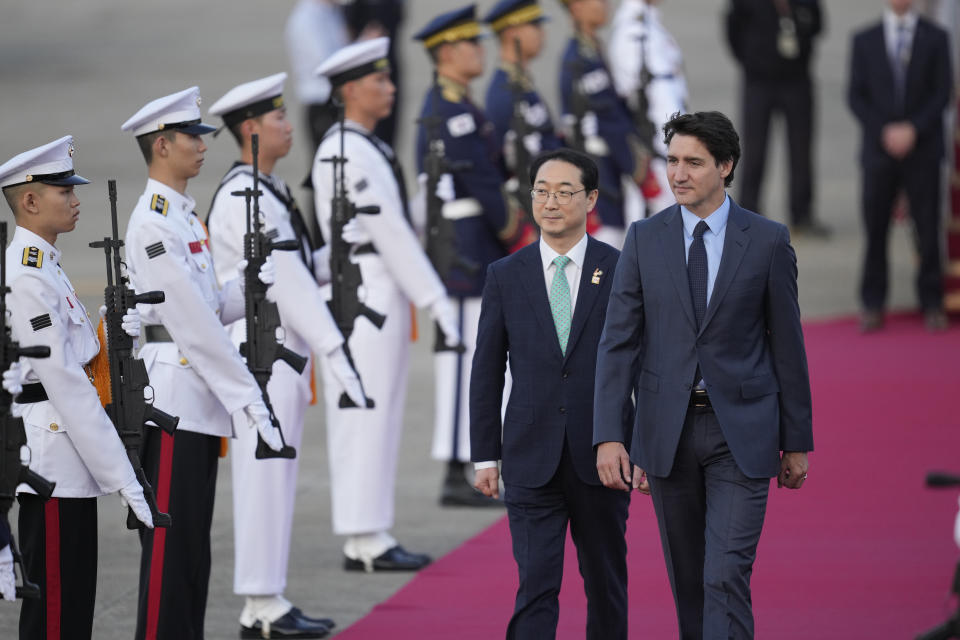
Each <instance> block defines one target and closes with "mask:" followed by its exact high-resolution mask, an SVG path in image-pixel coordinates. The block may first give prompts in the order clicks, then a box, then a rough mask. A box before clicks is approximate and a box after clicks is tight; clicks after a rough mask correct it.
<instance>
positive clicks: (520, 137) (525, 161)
mask: <svg viewBox="0 0 960 640" xmlns="http://www.w3.org/2000/svg"><path fill="white" fill-rule="evenodd" d="M513 48H514V51H515V52H516V57H517V73H516V76H511V75H510V74H508V78H509V81H510V82H509V84H510V97H511V99H512V102H513V110H512V113H511V116H510V130H511V131H513V133H514V138H513V158H514V166H513V177H514V179H515V180H516V181H517V186H516V190H515V191H514V193H513V196H514V198H515V199H516V200H517V203H518V204H519V205H520V206H521V207H522V208H523V212H524V214H525V215H526V217H527V219H528V220H530V221H531V222H532V221H533V203H532V202H531V200H530V189H531V188H532V185H531V184H530V152H529V151H527V145H526V144H524V140H525V139H526V137H527V136H528V135H530V134H531V133H534V130H533V129H532V127H531V126H530V124H529V123H528V122H527V114H526V110H527V108H529V105H527V103H526V101H525V100H524V94H525V93H526V88H525V87H524V85H523V58H522V57H521V51H520V38H514V40H513Z"/></svg>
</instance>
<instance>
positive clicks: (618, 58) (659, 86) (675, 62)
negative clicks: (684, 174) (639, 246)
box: [607, 0, 687, 216]
mask: <svg viewBox="0 0 960 640" xmlns="http://www.w3.org/2000/svg"><path fill="white" fill-rule="evenodd" d="M657 4H659V0H622V2H621V3H620V7H619V8H618V9H617V12H616V14H614V17H613V21H612V22H611V24H610V37H609V42H608V44H607V60H609V61H610V75H611V76H612V77H613V85H614V87H616V90H617V93H618V94H619V95H620V97H621V98H623V100H624V101H625V102H626V103H627V106H629V107H630V110H631V112H633V113H634V114H635V118H634V119H636V109H637V107H638V100H637V97H638V94H637V92H638V91H640V90H641V82H642V77H641V74H642V73H643V71H644V70H645V71H646V73H647V74H649V75H647V77H646V83H647V84H646V87H645V92H644V95H645V96H646V99H647V113H646V114H645V115H646V117H647V118H648V119H649V121H650V123H651V124H652V125H653V127H654V136H653V140H651V141H646V142H647V144H651V145H652V150H653V152H654V157H653V158H651V159H650V169H651V171H653V175H654V176H656V179H657V185H659V186H660V187H661V188H660V193H659V195H656V196H654V197H651V198H647V199H646V201H645V204H646V206H647V211H646V213H645V215H646V216H651V215H653V214H655V213H657V212H658V211H660V210H661V209H663V208H665V207H668V206H670V205H671V204H673V203H674V202H675V201H676V200H675V199H674V197H673V192H672V191H670V189H669V188H667V187H668V185H669V184H670V183H669V182H667V161H666V157H667V145H666V143H664V141H663V125H665V124H666V123H667V121H668V120H669V119H670V117H671V116H672V115H673V114H675V113H686V111H687V81H686V78H685V76H684V72H683V53H682V52H681V51H680V45H678V44H677V41H676V40H674V39H673V36H672V35H670V32H669V31H667V28H666V27H665V26H664V25H663V22H662V21H661V17H660V9H659V8H658V7H657Z"/></svg>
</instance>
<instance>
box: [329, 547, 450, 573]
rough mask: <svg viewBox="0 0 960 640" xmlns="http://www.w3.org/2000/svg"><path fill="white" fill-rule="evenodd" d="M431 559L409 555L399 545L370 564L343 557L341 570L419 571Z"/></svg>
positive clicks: (426, 556) (424, 555)
mask: <svg viewBox="0 0 960 640" xmlns="http://www.w3.org/2000/svg"><path fill="white" fill-rule="evenodd" d="M431 561H432V559H431V558H430V556H428V555H426V554H425V553H410V552H409V551H407V550H406V549H404V548H403V547H401V546H400V545H397V546H395V547H390V548H389V549H387V550H386V551H384V552H383V553H381V554H380V555H379V556H377V557H376V558H374V559H373V560H372V561H371V562H370V566H367V565H366V563H364V561H363V560H359V559H354V558H349V557H344V558H343V568H344V570H346V571H368V572H373V571H419V570H420V569H423V568H424V567H425V566H427V565H428V564H430V562H431Z"/></svg>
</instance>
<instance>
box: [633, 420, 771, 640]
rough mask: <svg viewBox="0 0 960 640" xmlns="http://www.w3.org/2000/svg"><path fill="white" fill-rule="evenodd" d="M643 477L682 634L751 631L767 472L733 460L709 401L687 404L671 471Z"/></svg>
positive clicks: (692, 639)
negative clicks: (753, 472) (748, 471)
mask: <svg viewBox="0 0 960 640" xmlns="http://www.w3.org/2000/svg"><path fill="white" fill-rule="evenodd" d="M649 480H650V490H651V495H652V497H653V506H654V510H655V511H656V514H657V523H658V525H659V527H660V542H661V543H662V545H663V557H664V559H665V560H666V563H667V574H668V575H669V577H670V586H671V588H672V589H673V599H674V602H675V604H676V607H677V618H678V621H679V625H680V637H681V638H682V639H683V640H700V639H701V638H703V639H706V640H715V639H716V640H721V639H722V640H727V639H728V638H736V639H738V640H739V639H742V638H753V610H752V604H751V599H750V575H751V574H752V572H753V561H754V559H755V558H756V555H757V543H758V542H759V541H760V531H761V529H762V528H763V519H764V515H765V513H766V507H767V494H768V492H769V487H770V479H769V478H748V477H747V476H745V475H744V474H743V472H742V471H741V470H740V467H739V466H737V463H736V461H735V460H734V459H733V455H732V454H731V453H730V449H729V447H728V446H727V442H726V439H725V438H724V436H723V431H722V430H721V428H720V423H719V421H717V417H716V415H714V413H713V411H712V410H710V409H693V408H691V409H689V410H688V411H687V416H686V418H685V420H684V424H683V432H682V433H681V435H680V443H679V446H678V448H677V454H676V458H675V459H674V463H673V469H672V470H671V471H670V475H669V476H667V477H665V478H661V477H653V476H651V477H650V478H649Z"/></svg>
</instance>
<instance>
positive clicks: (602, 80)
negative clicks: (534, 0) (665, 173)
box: [560, 0, 649, 248]
mask: <svg viewBox="0 0 960 640" xmlns="http://www.w3.org/2000/svg"><path fill="white" fill-rule="evenodd" d="M562 1H563V4H564V6H566V8H567V10H568V11H569V12H570V17H571V19H572V20H573V26H574V31H575V33H574V36H573V37H572V38H571V39H570V42H569V44H568V45H567V48H566V50H565V51H564V54H563V61H562V63H561V66H560V99H561V104H562V107H563V114H564V115H563V118H564V124H565V136H566V142H567V144H568V145H569V146H571V147H574V148H577V149H579V150H580V151H584V152H586V153H588V154H590V155H591V156H592V157H593V158H594V159H595V160H596V162H597V166H598V168H599V169H600V199H599V202H598V204H597V212H598V213H599V219H600V224H601V227H600V229H598V230H596V231H595V232H593V234H592V235H594V237H596V238H597V239H599V240H602V241H604V242H606V243H607V244H611V245H613V246H615V247H618V248H619V247H621V246H623V238H624V233H625V230H626V227H627V226H628V224H629V222H632V220H630V219H628V218H627V217H625V216H626V214H625V210H624V209H625V199H626V197H628V196H631V195H633V196H634V197H639V195H638V194H637V192H636V188H637V187H638V186H640V185H642V184H643V182H644V180H645V178H646V174H647V168H648V166H649V153H648V152H647V151H646V150H645V149H644V147H643V145H642V144H641V142H640V138H639V136H638V135H637V131H636V129H635V127H634V123H633V120H632V118H631V117H630V112H629V110H628V109H627V106H626V104H624V102H623V100H622V99H621V98H620V96H618V95H617V92H616V89H615V88H614V85H613V80H612V79H611V76H610V71H609V70H608V68H607V64H606V62H604V60H603V56H602V55H601V51H602V46H601V43H600V41H599V39H598V38H597V30H598V29H599V28H600V27H602V26H603V25H604V24H606V22H607V5H606V3H605V2H597V1H596V0H562ZM624 176H625V177H627V178H628V179H626V180H623V181H622V182H621V178H622V177H624ZM629 178H632V180H629ZM634 185H636V186H634ZM624 187H626V189H625V188H624ZM625 191H633V194H630V193H628V192H625Z"/></svg>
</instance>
